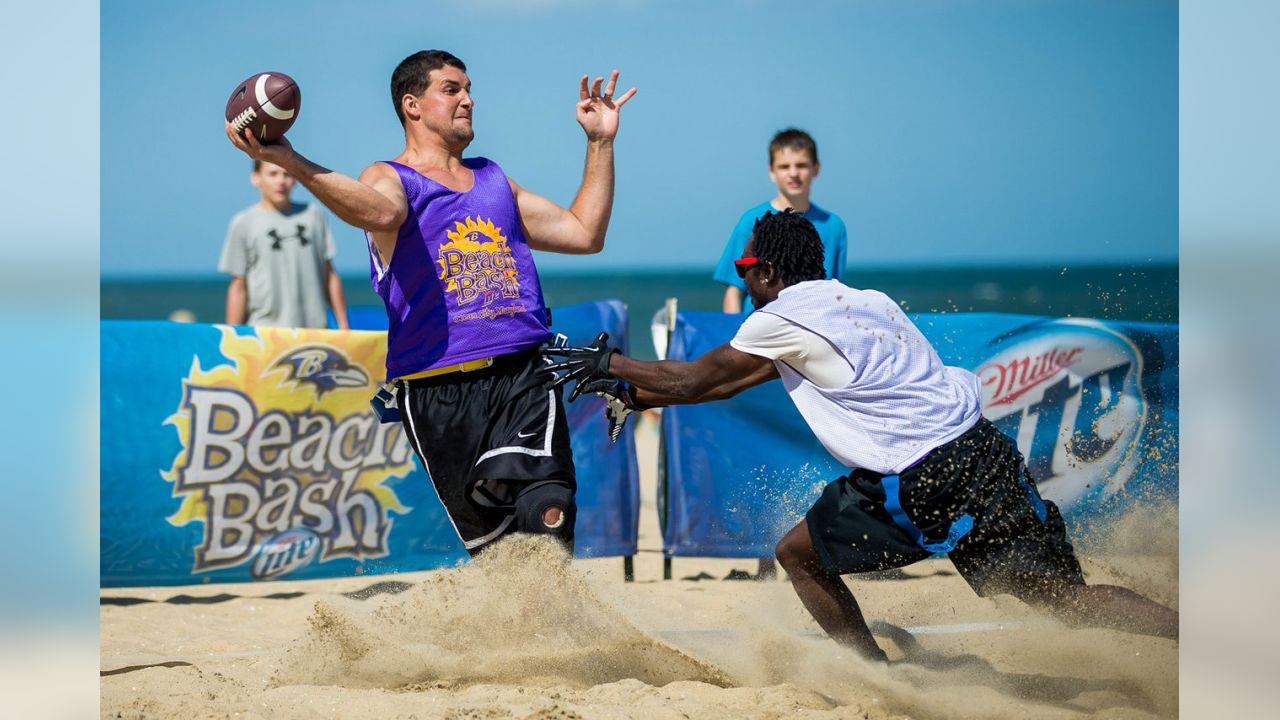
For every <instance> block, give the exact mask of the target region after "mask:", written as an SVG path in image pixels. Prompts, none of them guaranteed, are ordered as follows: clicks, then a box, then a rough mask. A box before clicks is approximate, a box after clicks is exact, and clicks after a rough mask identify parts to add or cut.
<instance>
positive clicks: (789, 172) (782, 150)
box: [713, 128, 849, 313]
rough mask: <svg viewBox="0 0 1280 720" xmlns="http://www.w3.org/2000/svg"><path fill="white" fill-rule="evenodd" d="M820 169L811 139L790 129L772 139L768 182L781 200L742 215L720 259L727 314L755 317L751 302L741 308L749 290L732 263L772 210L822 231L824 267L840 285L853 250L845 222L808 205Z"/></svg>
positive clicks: (717, 275) (719, 276) (717, 276)
mask: <svg viewBox="0 0 1280 720" xmlns="http://www.w3.org/2000/svg"><path fill="white" fill-rule="evenodd" d="M819 168H820V166H819V164H818V145H817V143H815V142H814V141H813V138H812V137H810V136H809V133H807V132H805V131H803V130H799V129H796V128H787V129H786V130H783V131H781V132H779V133H778V134H777V135H774V136H773V140H771V141H770V142H769V179H770V180H772V181H773V184H774V185H776V186H778V194H777V196H775V197H774V198H773V199H772V200H770V201H768V202H766V203H762V204H760V205H757V206H756V207H753V208H751V209H750V210H748V211H746V212H745V213H743V214H742V218H741V219H740V220H738V224H737V226H736V227H734V229H733V234H732V235H730V236H729V243H728V245H726V246H725V248H724V254H723V255H721V256H720V262H719V263H717V264H716V271H715V275H714V276H713V277H714V278H715V280H716V281H717V282H719V283H721V284H723V285H725V286H726V287H725V290H724V311H725V312H727V313H740V312H743V311H744V310H745V311H746V312H751V311H752V310H754V309H755V307H754V306H753V305H752V304H751V299H750V298H747V299H746V302H743V294H744V291H745V290H746V285H744V284H743V282H742V280H741V279H740V278H739V277H738V273H737V271H735V270H734V267H733V261H734V260H737V259H738V258H740V257H742V249H743V248H745V247H746V246H747V239H748V238H750V237H751V228H752V227H754V226H755V224H756V220H759V219H760V217H761V216H763V215H764V214H765V213H766V212H768V211H770V210H773V211H775V212H776V211H780V210H785V209H787V208H791V209H793V210H795V211H796V212H797V213H800V214H802V215H804V216H805V217H806V218H808V219H809V222H812V223H813V226H814V227H816V228H817V229H818V237H820V238H822V246H823V249H824V251H825V256H824V258H823V266H824V267H825V268H826V271H827V277H828V278H831V279H834V280H839V279H840V274H841V271H843V270H844V263H845V253H846V250H847V246H848V244H849V241H848V236H847V234H846V232H845V228H844V221H843V220H841V219H840V217H839V216H837V215H836V214H835V213H833V212H829V211H827V210H824V209H822V208H820V207H818V206H817V205H816V204H814V203H811V202H809V192H810V190H812V188H813V180H814V178H816V177H818V170H819Z"/></svg>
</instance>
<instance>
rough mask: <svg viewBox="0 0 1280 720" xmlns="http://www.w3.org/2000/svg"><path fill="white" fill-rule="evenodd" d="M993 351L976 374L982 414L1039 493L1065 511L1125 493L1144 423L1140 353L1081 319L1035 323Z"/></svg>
mask: <svg viewBox="0 0 1280 720" xmlns="http://www.w3.org/2000/svg"><path fill="white" fill-rule="evenodd" d="M996 344H997V345H998V346H1000V349H999V351H998V352H997V353H996V354H995V355H993V356H992V357H991V358H990V359H988V360H987V361H986V362H984V363H982V364H980V365H979V366H978V368H977V370H976V373H977V375H978V378H979V379H980V380H981V382H982V407H983V414H984V415H986V417H987V418H988V419H990V420H991V421H993V422H994V423H995V424H996V426H997V427H999V428H1000V430H1002V431H1003V432H1004V433H1005V434H1006V435H1008V436H1010V437H1012V438H1016V439H1017V442H1018V449H1019V450H1021V451H1022V454H1023V456H1025V457H1026V459H1027V469H1028V470H1029V471H1030V473H1031V477H1032V478H1034V479H1035V481H1036V483H1037V486H1038V487H1039V489H1040V492H1041V494H1042V495H1043V496H1044V497H1046V498H1048V499H1050V500H1053V501H1054V502H1056V503H1058V504H1059V505H1060V506H1061V507H1062V508H1063V509H1064V510H1066V509H1067V508H1069V507H1071V506H1073V505H1075V504H1076V503H1080V502H1084V501H1092V500H1098V499H1102V498H1105V497H1108V496H1110V495H1112V494H1114V493H1115V492H1116V491H1118V490H1119V489H1121V488H1122V487H1124V485H1125V483H1127V482H1128V480H1129V478H1130V477H1132V475H1133V473H1134V471H1135V470H1136V469H1137V467H1138V465H1139V464H1140V463H1141V461H1142V458H1141V457H1139V455H1140V453H1139V452H1138V447H1139V444H1140V442H1141V440H1142V437H1143V429H1144V425H1145V423H1146V420H1147V407H1146V403H1145V402H1144V400H1143V397H1142V389H1141V387H1140V385H1139V380H1140V378H1141V377H1142V355H1141V353H1140V352H1139V351H1138V349H1137V348H1136V347H1134V345H1133V344H1132V343H1131V342H1130V341H1129V340H1128V339H1127V338H1125V337H1124V336H1123V335H1121V334H1119V333H1117V332H1115V331H1113V330H1111V329H1109V328H1107V327H1105V326H1104V325H1102V324H1100V323H1096V322H1091V321H1087V320H1059V321H1053V322H1048V323H1044V324H1037V325H1034V326H1031V327H1029V328H1024V329H1022V330H1019V331H1015V332H1013V333H1010V334H1009V335H1006V336H1005V337H1004V338H1001V339H999V340H997V341H996Z"/></svg>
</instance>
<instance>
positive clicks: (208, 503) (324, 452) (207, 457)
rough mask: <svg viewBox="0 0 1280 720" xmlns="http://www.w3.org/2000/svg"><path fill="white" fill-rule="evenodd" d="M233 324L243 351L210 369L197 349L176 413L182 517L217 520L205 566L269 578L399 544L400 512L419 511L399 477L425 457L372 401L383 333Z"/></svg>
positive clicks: (235, 344) (208, 528)
mask: <svg viewBox="0 0 1280 720" xmlns="http://www.w3.org/2000/svg"><path fill="white" fill-rule="evenodd" d="M221 332H222V338H221V342H220V345H219V349H220V350H221V352H222V354H223V355H224V356H225V357H226V359H227V360H228V361H229V362H227V363H222V364H218V365H215V366H213V367H211V368H209V369H207V370H206V369H203V368H202V367H201V366H200V358H199V357H198V356H197V357H196V358H194V359H193V360H192V363H191V370H190V372H189V373H188V375H187V377H186V378H184V379H183V381H182V400H181V402H180V403H179V404H178V409H177V411H176V412H175V413H174V414H173V415H171V416H169V418H168V419H166V420H165V424H167V425H172V426H173V427H174V429H175V430H177V435H178V440H179V442H180V443H181V445H182V447H181V449H180V450H179V451H178V454H177V455H176V456H175V457H174V460H173V465H172V466H171V467H170V468H169V469H168V470H167V471H164V472H163V473H161V474H162V476H163V477H164V479H165V480H167V481H169V482H171V483H173V496H174V497H175V498H177V499H178V500H179V501H180V504H179V507H178V509H177V512H175V513H174V514H173V515H172V516H171V517H169V518H168V521H169V522H170V523H171V524H173V525H175V526H185V525H188V524H190V523H202V524H203V526H204V531H203V534H202V539H201V541H200V543H199V545H197V546H196V548H195V558H194V563H193V566H192V572H193V573H202V572H210V571H214V570H221V569H227V568H233V567H236V566H240V565H246V564H247V565H248V568H247V569H248V572H249V574H250V575H251V576H252V577H253V578H257V579H267V578H273V577H280V576H283V575H287V574H289V573H292V572H295V571H298V570H300V569H302V568H305V567H307V566H308V565H311V564H312V563H313V562H319V563H324V562H328V561H332V560H336V559H338V558H350V559H353V560H356V561H361V560H364V559H366V558H377V557H384V556H386V555H387V554H388V546H387V542H388V538H389V536H390V533H391V529H392V525H393V522H394V519H393V517H392V513H400V514H403V513H407V512H409V508H407V507H405V506H404V505H403V504H402V503H401V502H400V499H399V498H398V497H397V496H396V493H395V492H394V491H393V490H392V489H391V488H390V487H388V485H387V482H388V481H389V480H390V479H392V478H403V477H405V476H406V475H408V474H409V472H410V471H412V469H413V458H412V450H411V448H410V446H409V442H408V438H407V437H406V436H405V434H404V431H403V429H402V428H401V426H400V425H399V424H398V423H393V424H386V425H384V424H381V423H379V422H378V421H377V420H376V419H375V418H374V415H373V412H372V411H371V410H370V407H369V395H370V394H371V393H372V392H373V390H374V388H373V385H374V383H373V382H372V380H371V376H370V374H369V372H368V370H367V369H366V368H368V367H381V366H382V364H383V362H384V360H385V357H386V345H385V340H384V339H383V337H382V336H381V335H377V334H374V333H354V334H351V335H348V336H346V337H345V338H344V339H343V343H342V347H337V346H335V345H332V344H330V342H329V341H331V340H332V337H333V336H332V334H331V333H325V332H324V331H320V330H305V329H300V330H293V329H287V328H256V329H255V330H254V331H253V334H250V335H240V334H238V333H237V332H236V330H235V329H233V328H229V327H224V328H221ZM364 335H368V336H369V337H367V338H366V337H364ZM357 571H358V570H357Z"/></svg>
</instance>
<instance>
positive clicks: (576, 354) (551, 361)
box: [538, 332, 618, 402]
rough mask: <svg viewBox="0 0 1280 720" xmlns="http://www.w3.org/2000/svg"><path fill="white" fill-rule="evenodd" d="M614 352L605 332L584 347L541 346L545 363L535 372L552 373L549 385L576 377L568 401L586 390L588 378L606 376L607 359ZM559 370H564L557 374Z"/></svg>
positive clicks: (605, 377) (571, 400)
mask: <svg viewBox="0 0 1280 720" xmlns="http://www.w3.org/2000/svg"><path fill="white" fill-rule="evenodd" d="M616 352H618V349H617V348H615V347H613V346H612V345H610V344H609V333H604V332H602V333H600V334H599V335H597V336H596V339H595V340H592V341H591V344H590V345H587V346H586V347H554V346H552V347H547V348H543V350H542V356H543V358H545V359H546V360H547V364H546V365H543V366H542V367H541V368H539V369H538V372H539V373H541V374H542V375H543V376H544V377H545V376H548V375H550V376H552V377H551V387H553V388H557V387H560V386H561V385H563V384H565V383H567V382H569V381H570V380H577V381H578V385H577V387H575V388H574V389H573V392H572V393H570V394H569V401H570V402H573V401H574V400H576V399H578V396H579V395H581V394H582V393H583V392H585V391H586V390H587V389H588V388H586V385H587V383H589V382H590V381H592V380H606V379H610V378H609V359H610V358H611V357H613V354H614V353H616ZM557 359H558V360H559V361H558V362H557ZM561 371H564V374H563V375H561V374H559V373H560V372H561Z"/></svg>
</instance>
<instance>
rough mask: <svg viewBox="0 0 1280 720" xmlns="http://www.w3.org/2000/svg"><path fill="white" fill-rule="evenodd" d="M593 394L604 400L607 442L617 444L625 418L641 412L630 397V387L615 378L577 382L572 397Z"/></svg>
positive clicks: (633, 398)
mask: <svg viewBox="0 0 1280 720" xmlns="http://www.w3.org/2000/svg"><path fill="white" fill-rule="evenodd" d="M581 393H595V394H596V395H599V396H600V397H602V398H604V401H605V406H604V416H605V418H606V419H607V420H608V421H609V442H618V436H620V435H622V427H623V426H624V425H626V424H627V418H628V417H630V416H631V413H633V412H635V411H636V410H642V409H643V408H641V407H640V406H639V405H637V404H636V399H635V397H633V396H632V393H631V386H630V385H627V384H626V383H624V382H622V381H621V380H618V379H616V378H602V379H597V380H587V381H585V382H579V383H578V387H576V388H574V395H578V394H581Z"/></svg>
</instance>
